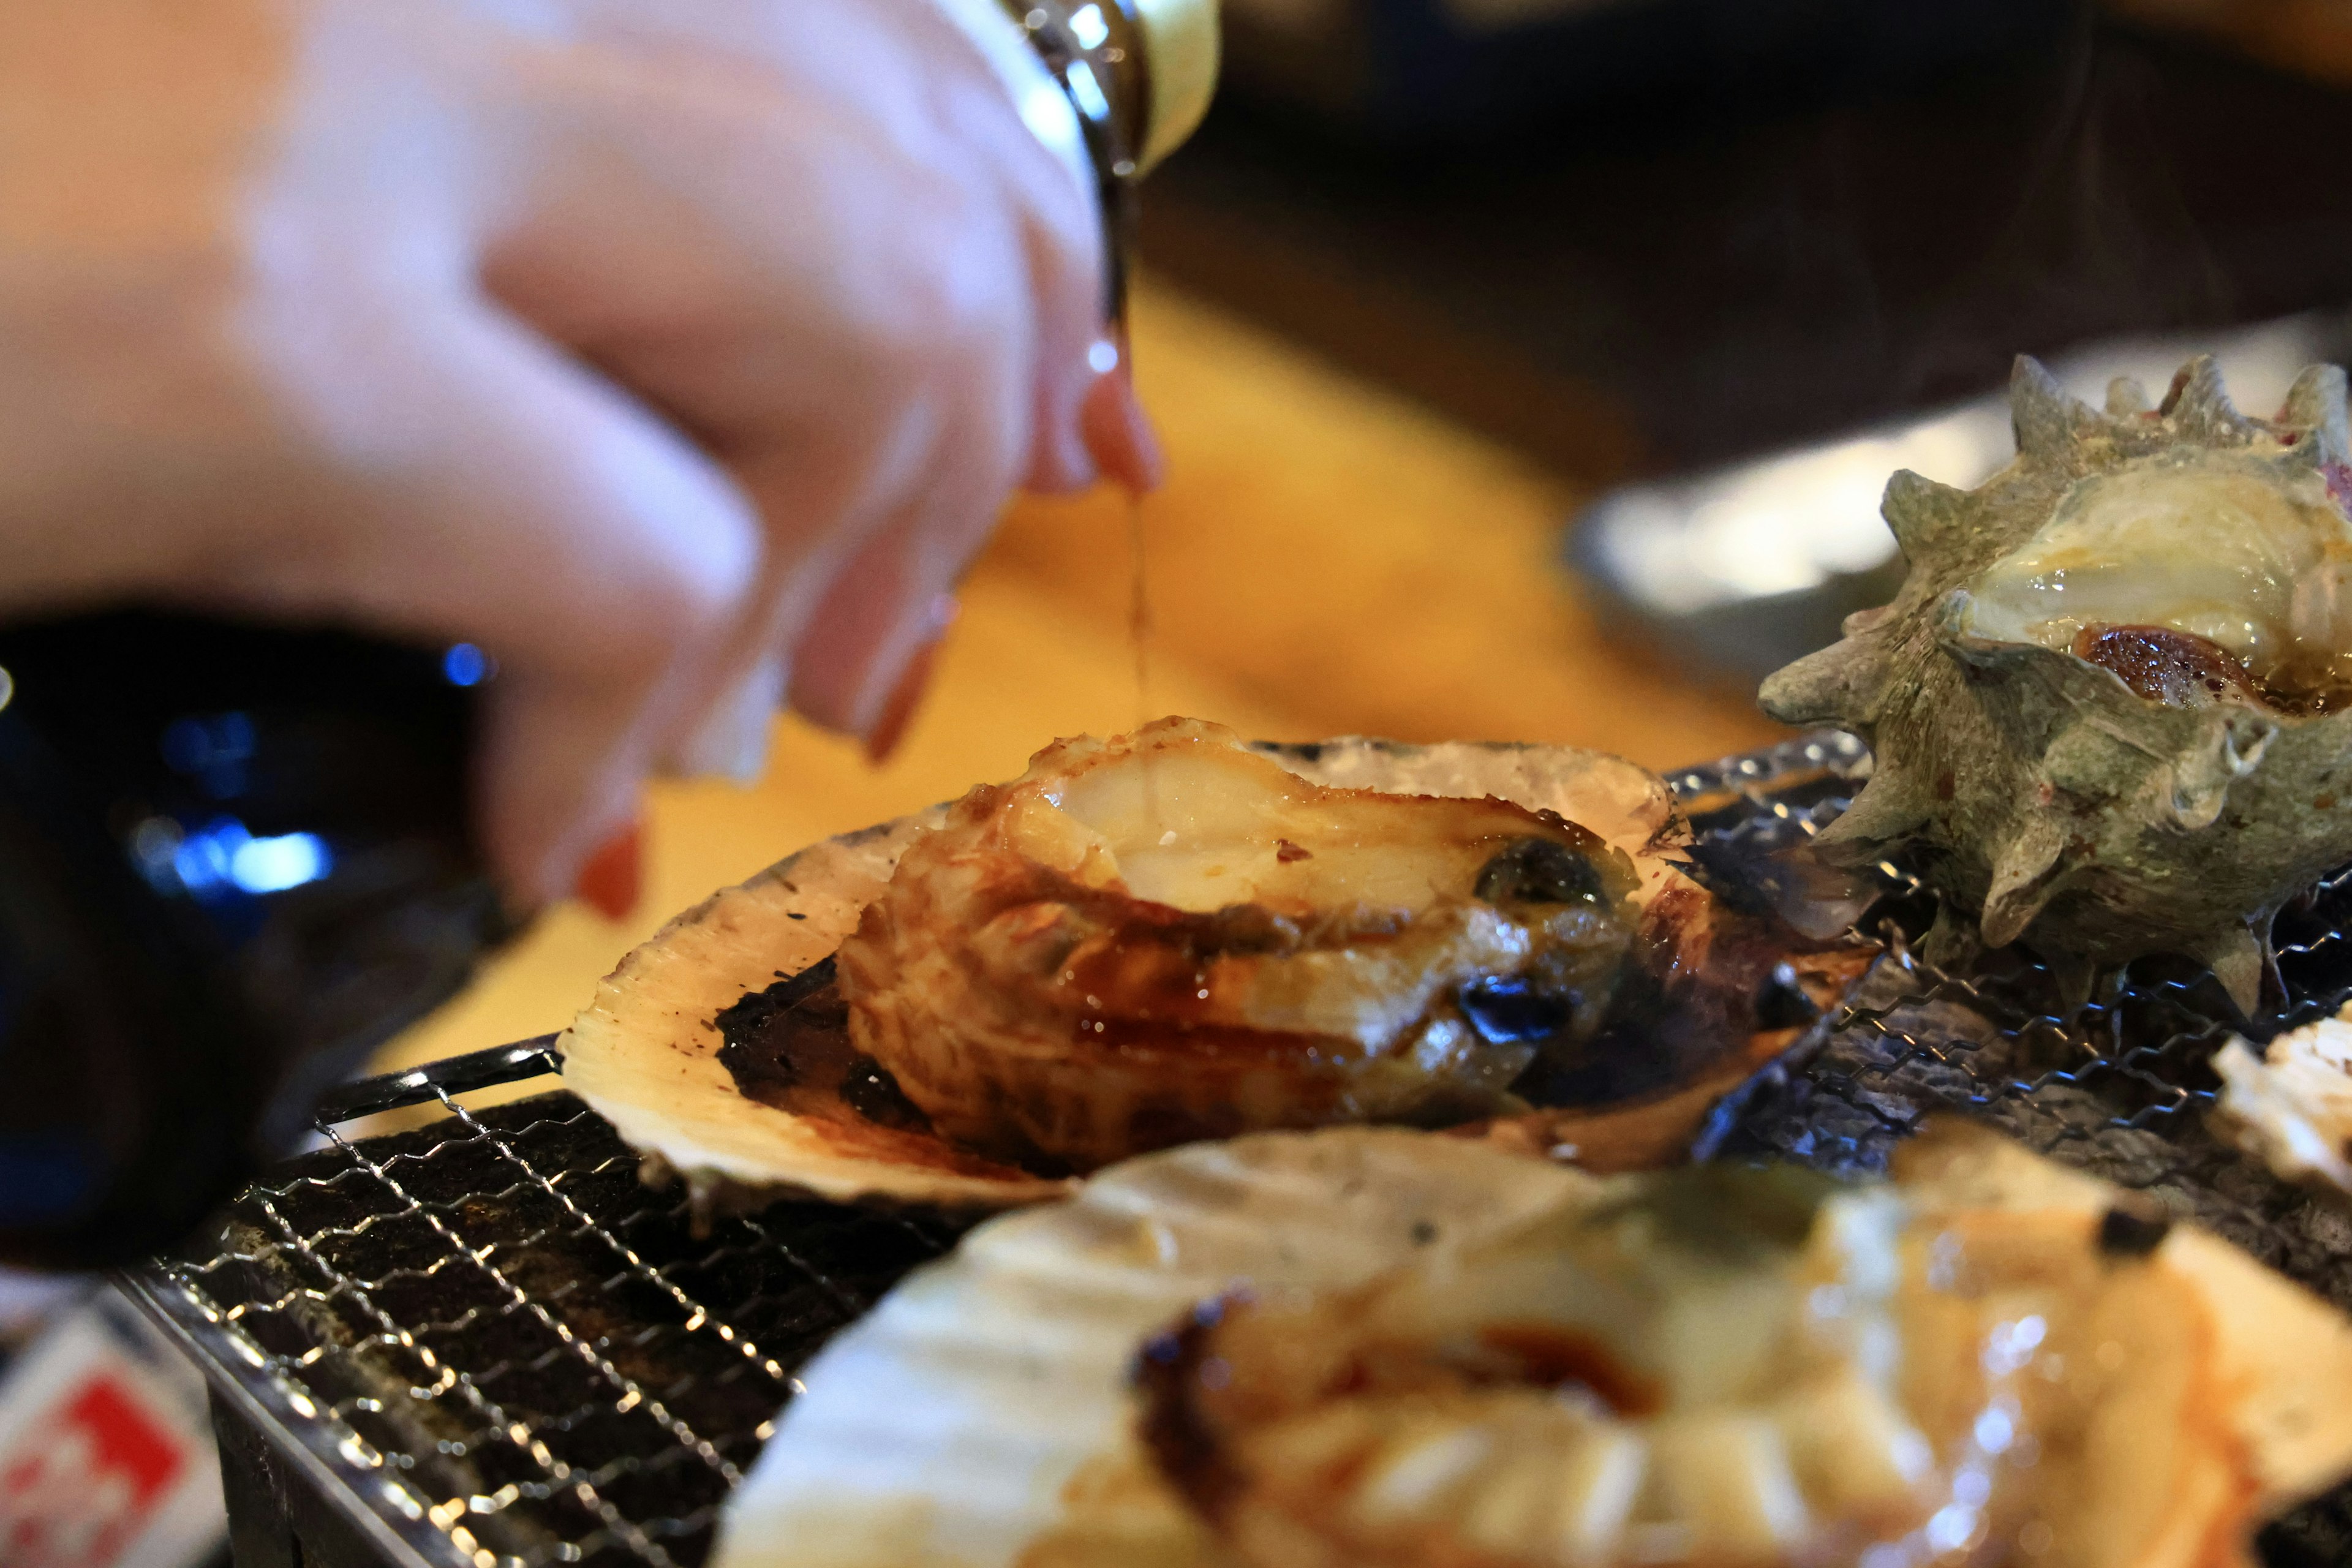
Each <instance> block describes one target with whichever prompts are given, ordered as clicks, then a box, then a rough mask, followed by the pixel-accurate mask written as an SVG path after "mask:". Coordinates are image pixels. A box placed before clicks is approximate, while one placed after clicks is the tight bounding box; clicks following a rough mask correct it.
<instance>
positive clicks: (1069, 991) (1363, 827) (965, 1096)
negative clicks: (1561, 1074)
mask: <svg viewBox="0 0 2352 1568" xmlns="http://www.w3.org/2000/svg"><path fill="white" fill-rule="evenodd" d="M1639 885H1640V883H1639V878H1638V876H1637V874H1636V872H1635V870H1634V868H1633V861H1632V859H1631V858H1629V857H1628V856H1627V855H1626V854H1625V852H1624V851H1623V850H1622V849H1620V848H1618V847H1615V846H1613V845H1612V844H1610V843H1609V842H1607V841H1606V840H1605V839H1603V838H1601V837H1600V836H1599V835H1598V834H1596V833H1594V832H1592V831H1591V829H1589V828H1586V827H1581V826H1578V825H1577V824H1575V823H1573V822H1570V821H1568V820H1567V819H1565V818H1563V817H1561V816H1559V815H1558V814H1556V813H1548V812H1543V811H1540V810H1529V809H1528V807H1526V806H1523V805H1517V804H1515V803H1513V802H1510V801H1507V800H1501V799H1497V798H1495V797H1493V796H1491V795H1490V796H1486V797H1484V798H1468V797H1454V798H1451V799H1446V798H1432V797H1426V796H1410V795H1392V794H1386V793H1382V792H1380V791H1376V790H1349V789H1331V788H1327V787H1325V786H1323V785H1320V784H1314V783H1311V782H1309V781H1308V780H1307V779H1305V778H1302V777H1300V776H1299V775H1298V774H1297V773H1292V772H1290V771H1289V770H1288V769H1286V768H1285V767H1283V766H1282V765H1281V764H1280V763H1276V761H1274V760H1273V759H1272V758H1270V757H1267V756H1265V755H1262V754H1260V753H1258V752H1253V751H1251V750H1249V749H1248V748H1247V747H1245V746H1243V745H1242V744H1240V742H1238V741H1237V740H1236V739H1235V738H1234V736H1233V735H1232V733H1231V732H1230V731H1224V730H1221V729H1219V728H1217V727H1215V726H1213V725H1207V724H1202V723H1199V722H1197V721H1167V722H1163V723H1160V724H1155V725H1151V726H1150V727H1148V728H1146V729H1144V730H1142V731H1139V732H1138V733H1136V734H1135V735H1133V736H1130V737H1122V738H1120V739H1117V740H1112V741H1096V740H1092V739H1081V740H1076V741H1066V742H1060V743H1059V744H1056V745H1054V746H1051V747H1048V748H1047V749H1046V750H1045V751H1043V752H1039V753H1038V754H1037V756H1036V757H1035V758H1034V760H1033V761H1032V763H1030V767H1029V771H1028V772H1027V773H1024V775H1023V776H1022V777H1021V778H1019V779H1018V780H1015V781H1014V782H1013V783H1012V784H1008V785H1004V786H1003V787H1002V788H983V789H980V790H975V791H974V792H972V794H971V795H968V796H966V797H965V798H964V799H963V800H961V801H960V802H958V803H957V804H956V805H955V806H954V807H953V808H951V809H950V812H949V814H948V820H947V822H946V823H945V825H943V826H941V827H940V828H939V829H938V830H937V831H935V832H932V833H929V834H926V835H924V836H923V837H920V838H919V839H918V840H916V841H915V843H914V844H912V845H911V846H909V847H908V850H907V853H906V854H905V856H904V857H903V858H901V859H900V860H899V862H898V870H897V872H896V873H895V874H894V875H893V876H892V878H891V879H890V886H889V888H888V889H887V890H886V891H885V892H884V893H883V894H882V896H881V897H880V898H878V899H877V900H874V902H873V903H871V904H870V905H868V906H867V907H866V914H865V917H864V919H863V920H862V921H860V922H859V924H858V928H857V930H856V931H854V932H852V933H851V935H850V936H849V938H848V940H846V941H845V942H843V943H842V946H841V951H840V953H839V955H838V962H839V964H840V973H841V982H842V993H843V995H844V997H845V999H846V1001H847V1003H848V1005H849V1021H850V1032H851V1037H852V1038H853V1039H854V1040H855V1041H856V1045H857V1046H858V1047H859V1048H860V1049H861V1050H863V1051H864V1052H866V1054H867V1055H868V1056H870V1057H872V1058H874V1059H875V1060H876V1061H877V1063H879V1064H880V1066H881V1067H882V1068H884V1069H885V1070H887V1072H888V1073H890V1075H891V1076H892V1077H893V1079H895V1080H896V1081H897V1083H898V1085H899V1087H900V1089H902V1090H903V1091H904V1092H905V1093H906V1095H907V1096H908V1099H909V1100H912V1101H913V1102H914V1103H915V1104H916V1105H917V1106H919V1108H920V1109H921V1110H923V1112H924V1113H925V1114H926V1115H927V1116H928V1118H929V1122H930V1124H931V1125H932V1126H933V1127H935V1128H937V1129H938V1130H939V1131H940V1132H941V1133H943V1134H945V1135H946V1136H947V1137H949V1138H950V1139H951V1140H953V1141H954V1142H958V1143H960V1144H961V1145H963V1146H964V1147H967V1148H971V1149H976V1150H980V1151H982V1152H990V1153H993V1154H997V1155H999V1156H1001V1157H1003V1158H1007V1159H1011V1160H1014V1161H1018V1162H1021V1163H1033V1164H1034V1163H1039V1162H1040V1161H1041V1160H1042V1161H1045V1162H1052V1163H1059V1164H1063V1165H1066V1166H1075V1167H1076V1168H1078V1169H1091V1168H1093V1167H1094V1166H1097V1165H1101V1164H1106V1163H1109V1162H1111V1161H1113V1160H1117V1159H1120V1158H1123V1157H1124V1156H1126V1155H1129V1154H1131V1153H1137V1152H1142V1151H1144V1150H1148V1149H1153V1148H1159V1147H1162V1146H1165V1145H1167V1144H1170V1143H1174V1142H1184V1141H1187V1140H1190V1139H1195V1138H1202V1137H1215V1136H1220V1135H1224V1134H1230V1133H1233V1132H1237V1131H1255V1130H1259V1129H1264V1128H1269V1127H1305V1126H1317V1125H1320V1124H1323V1123H1327V1122H1337V1121H1408V1120H1411V1121H1447V1122H1454V1121H1468V1120H1472V1119H1475V1118H1477V1117H1481V1116H1487V1115H1493V1114H1495V1113H1496V1112H1498V1111H1506V1110H1524V1109H1526V1105H1525V1102H1524V1101H1520V1100H1517V1099H1516V1098H1515V1097H1513V1096H1512V1095H1511V1093H1510V1086H1511V1085H1512V1083H1513V1082H1515V1081H1516V1080H1517V1079H1519V1077H1520V1076H1521V1075H1522V1074H1523V1073H1525V1072H1526V1071H1527V1070H1528V1068H1530V1067H1531V1066H1532V1065H1533V1064H1534V1063H1535V1060H1536V1058H1537V1056H1538V1051H1539V1050H1540V1049H1542V1048H1544V1047H1547V1046H1550V1047H1553V1048H1557V1049H1561V1050H1573V1049H1574V1048H1575V1047H1577V1046H1579V1045H1581V1044H1582V1043H1584V1042H1585V1041H1587V1040H1589V1039H1591V1037H1592V1036H1593V1035H1594V1034H1595V1033H1597V1032H1598V1030H1599V1027H1600V1025H1601V1018H1602V1016H1604V1014H1605V1013H1606V1011H1607V1009H1608V1005H1609V1003H1610V1000H1611V997H1612V994H1613V993H1614V992H1615V990H1616V988H1617V985H1618V981H1619V977H1620V974H1621V973H1622V971H1623V970H1624V968H1625V967H1626V963H1627V959H1628V954H1629V950H1630V949H1631V948H1632V947H1633V942H1634V938H1635V934H1636V931H1635V928H1636V925H1637V922H1638V919H1639V914H1638V909H1637V906H1636V904H1635V902H1634V897H1633V895H1634V893H1635V892H1636V891H1637V889H1638V888H1639Z"/></svg>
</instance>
